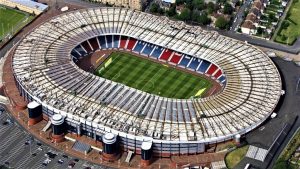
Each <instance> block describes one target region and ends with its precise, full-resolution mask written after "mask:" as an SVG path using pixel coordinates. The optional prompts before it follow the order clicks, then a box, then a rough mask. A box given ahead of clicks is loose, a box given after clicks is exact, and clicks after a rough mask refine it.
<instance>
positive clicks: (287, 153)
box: [274, 130, 300, 169]
mask: <svg viewBox="0 0 300 169" xmlns="http://www.w3.org/2000/svg"><path fill="white" fill-rule="evenodd" d="M299 146H300V130H298V131H297V133H296V134H295V135H294V137H293V138H292V139H291V141H290V142H289V144H288V145H287V146H286V147H285V148H284V150H283V151H282V152H281V154H280V156H279V157H278V159H277V161H276V163H275V165H274V169H281V168H285V169H297V168H298V169H299V167H300V165H298V166H297V165H295V164H292V163H289V159H290V158H291V157H292V155H293V153H294V152H295V151H296V149H297V148H298V147H299Z"/></svg>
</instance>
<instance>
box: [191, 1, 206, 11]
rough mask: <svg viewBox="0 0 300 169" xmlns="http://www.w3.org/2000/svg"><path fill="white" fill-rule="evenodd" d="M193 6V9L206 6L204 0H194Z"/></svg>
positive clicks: (201, 8)
mask: <svg viewBox="0 0 300 169" xmlns="http://www.w3.org/2000/svg"><path fill="white" fill-rule="evenodd" d="M192 8H193V9H198V10H203V9H204V8H205V4H204V1H203V0H193V1H192ZM190 9H191V8H190Z"/></svg>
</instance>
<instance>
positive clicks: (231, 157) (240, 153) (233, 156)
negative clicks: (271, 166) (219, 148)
mask: <svg viewBox="0 0 300 169" xmlns="http://www.w3.org/2000/svg"><path fill="white" fill-rule="evenodd" d="M248 148H249V145H247V146H243V147H241V148H237V149H235V150H233V151H232V152H230V153H229V154H227V156H226V157H225V161H226V164H227V167H228V168H234V167H235V166H236V165H237V164H238V163H239V162H240V161H241V160H242V159H243V158H244V156H245V155H246V153H247V151H248Z"/></svg>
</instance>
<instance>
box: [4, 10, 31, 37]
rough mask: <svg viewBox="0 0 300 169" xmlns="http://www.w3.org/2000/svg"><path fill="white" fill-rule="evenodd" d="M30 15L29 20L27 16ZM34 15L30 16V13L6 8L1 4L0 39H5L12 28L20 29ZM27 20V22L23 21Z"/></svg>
mask: <svg viewBox="0 0 300 169" xmlns="http://www.w3.org/2000/svg"><path fill="white" fill-rule="evenodd" d="M27 17H28V20H27V21H25V20H26V18H27ZM32 18H33V17H32V16H30V17H29V16H28V14H26V13H24V12H21V11H18V10H15V9H10V8H6V7H3V6H1V5H0V39H3V38H4V37H5V36H6V35H7V34H8V33H10V31H11V30H12V29H14V30H19V29H21V27H22V26H24V25H25V24H26V23H27V22H29V21H30V20H31V19H32ZM23 21H25V22H23Z"/></svg>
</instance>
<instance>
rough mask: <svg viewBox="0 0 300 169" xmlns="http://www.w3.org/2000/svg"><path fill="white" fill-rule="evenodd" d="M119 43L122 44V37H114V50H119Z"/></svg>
mask: <svg viewBox="0 0 300 169" xmlns="http://www.w3.org/2000/svg"><path fill="white" fill-rule="evenodd" d="M119 43H120V36H119V35H114V42H113V48H119Z"/></svg>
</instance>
